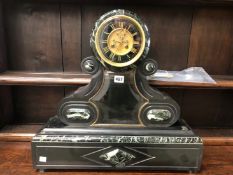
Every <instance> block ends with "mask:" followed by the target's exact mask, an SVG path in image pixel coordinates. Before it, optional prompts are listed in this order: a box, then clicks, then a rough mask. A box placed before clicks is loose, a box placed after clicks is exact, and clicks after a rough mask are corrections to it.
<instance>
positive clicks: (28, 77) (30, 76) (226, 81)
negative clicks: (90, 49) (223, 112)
mask: <svg viewBox="0 0 233 175" xmlns="http://www.w3.org/2000/svg"><path fill="white" fill-rule="evenodd" d="M212 77H213V79H214V80H215V81H216V82H217V83H216V84H212V83H190V82H167V81H157V80H150V81H149V82H150V84H151V85H154V86H161V87H190V88H192V87H195V88H233V76H226V75H224V76H223V75H213V76H212ZM89 82H90V75H87V74H83V73H62V72H23V71H6V72H3V73H1V74H0V85H36V86H60V85H62V86H67V85H68V86H70V85H86V84H88V83H89Z"/></svg>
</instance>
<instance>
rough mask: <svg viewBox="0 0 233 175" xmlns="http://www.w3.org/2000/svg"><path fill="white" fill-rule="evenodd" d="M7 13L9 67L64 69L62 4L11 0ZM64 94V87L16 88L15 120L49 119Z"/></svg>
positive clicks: (41, 120) (32, 70) (47, 69)
mask: <svg viewBox="0 0 233 175" xmlns="http://www.w3.org/2000/svg"><path fill="white" fill-rule="evenodd" d="M5 16H6V22H5V23H6V31H7V33H6V37H7V41H8V42H7V43H8V45H7V46H8V62H9V68H8V70H23V71H31V72H38V71H42V72H43V71H51V72H54V71H59V72H62V71H63V64H62V62H63V61H62V47H61V28H60V6H59V4H58V3H48V2H41V3H36V2H29V1H28V2H24V3H21V2H19V1H14V2H12V1H9V2H6V7H5ZM63 97H64V88H63V87H50V88H40V87H14V88H13V98H14V107H15V116H17V118H15V119H14V120H15V121H17V122H31V123H34V122H45V121H47V119H48V118H49V117H51V116H53V115H56V108H57V104H58V102H59V101H60V100H61V99H62V98H63Z"/></svg>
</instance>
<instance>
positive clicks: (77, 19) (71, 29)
mask: <svg viewBox="0 0 233 175" xmlns="http://www.w3.org/2000/svg"><path fill="white" fill-rule="evenodd" d="M61 30H62V50H63V66H64V71H65V72H66V71H67V72H73V71H76V72H77V71H81V67H80V63H81V8H80V6H79V5H77V4H62V5H61Z"/></svg>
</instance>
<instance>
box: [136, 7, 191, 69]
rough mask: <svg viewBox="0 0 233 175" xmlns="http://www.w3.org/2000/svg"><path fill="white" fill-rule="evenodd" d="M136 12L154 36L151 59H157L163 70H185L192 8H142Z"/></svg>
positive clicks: (152, 36) (152, 38) (138, 8)
mask: <svg viewBox="0 0 233 175" xmlns="http://www.w3.org/2000/svg"><path fill="white" fill-rule="evenodd" d="M133 11H134V12H135V13H137V14H138V15H139V16H140V17H141V18H142V19H143V20H144V22H145V24H146V25H147V27H148V29H149V32H150V35H151V48H150V52H149V56H148V57H151V58H153V59H156V60H157V62H158V64H159V68H160V69H164V70H182V69H184V68H186V67H187V60H188V51H189V39H190V32H191V24H192V13H193V8H192V7H181V6H156V7H154V6H150V7H149V6H143V8H142V7H136V8H135V10H133Z"/></svg>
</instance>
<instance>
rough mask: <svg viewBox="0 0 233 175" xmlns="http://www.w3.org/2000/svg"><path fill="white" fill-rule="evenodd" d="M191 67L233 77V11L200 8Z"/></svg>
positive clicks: (193, 33)
mask: <svg viewBox="0 0 233 175" xmlns="http://www.w3.org/2000/svg"><path fill="white" fill-rule="evenodd" d="M189 52H190V55H189V66H202V67H204V68H205V69H206V70H207V72H208V73H210V74H233V67H232V66H233V65H232V64H233V57H232V56H233V8H232V7H231V8H219V7H215V8H213V7H212V8H198V9H196V11H195V13H194V17H193V24H192V34H191V41H190V51H189Z"/></svg>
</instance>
